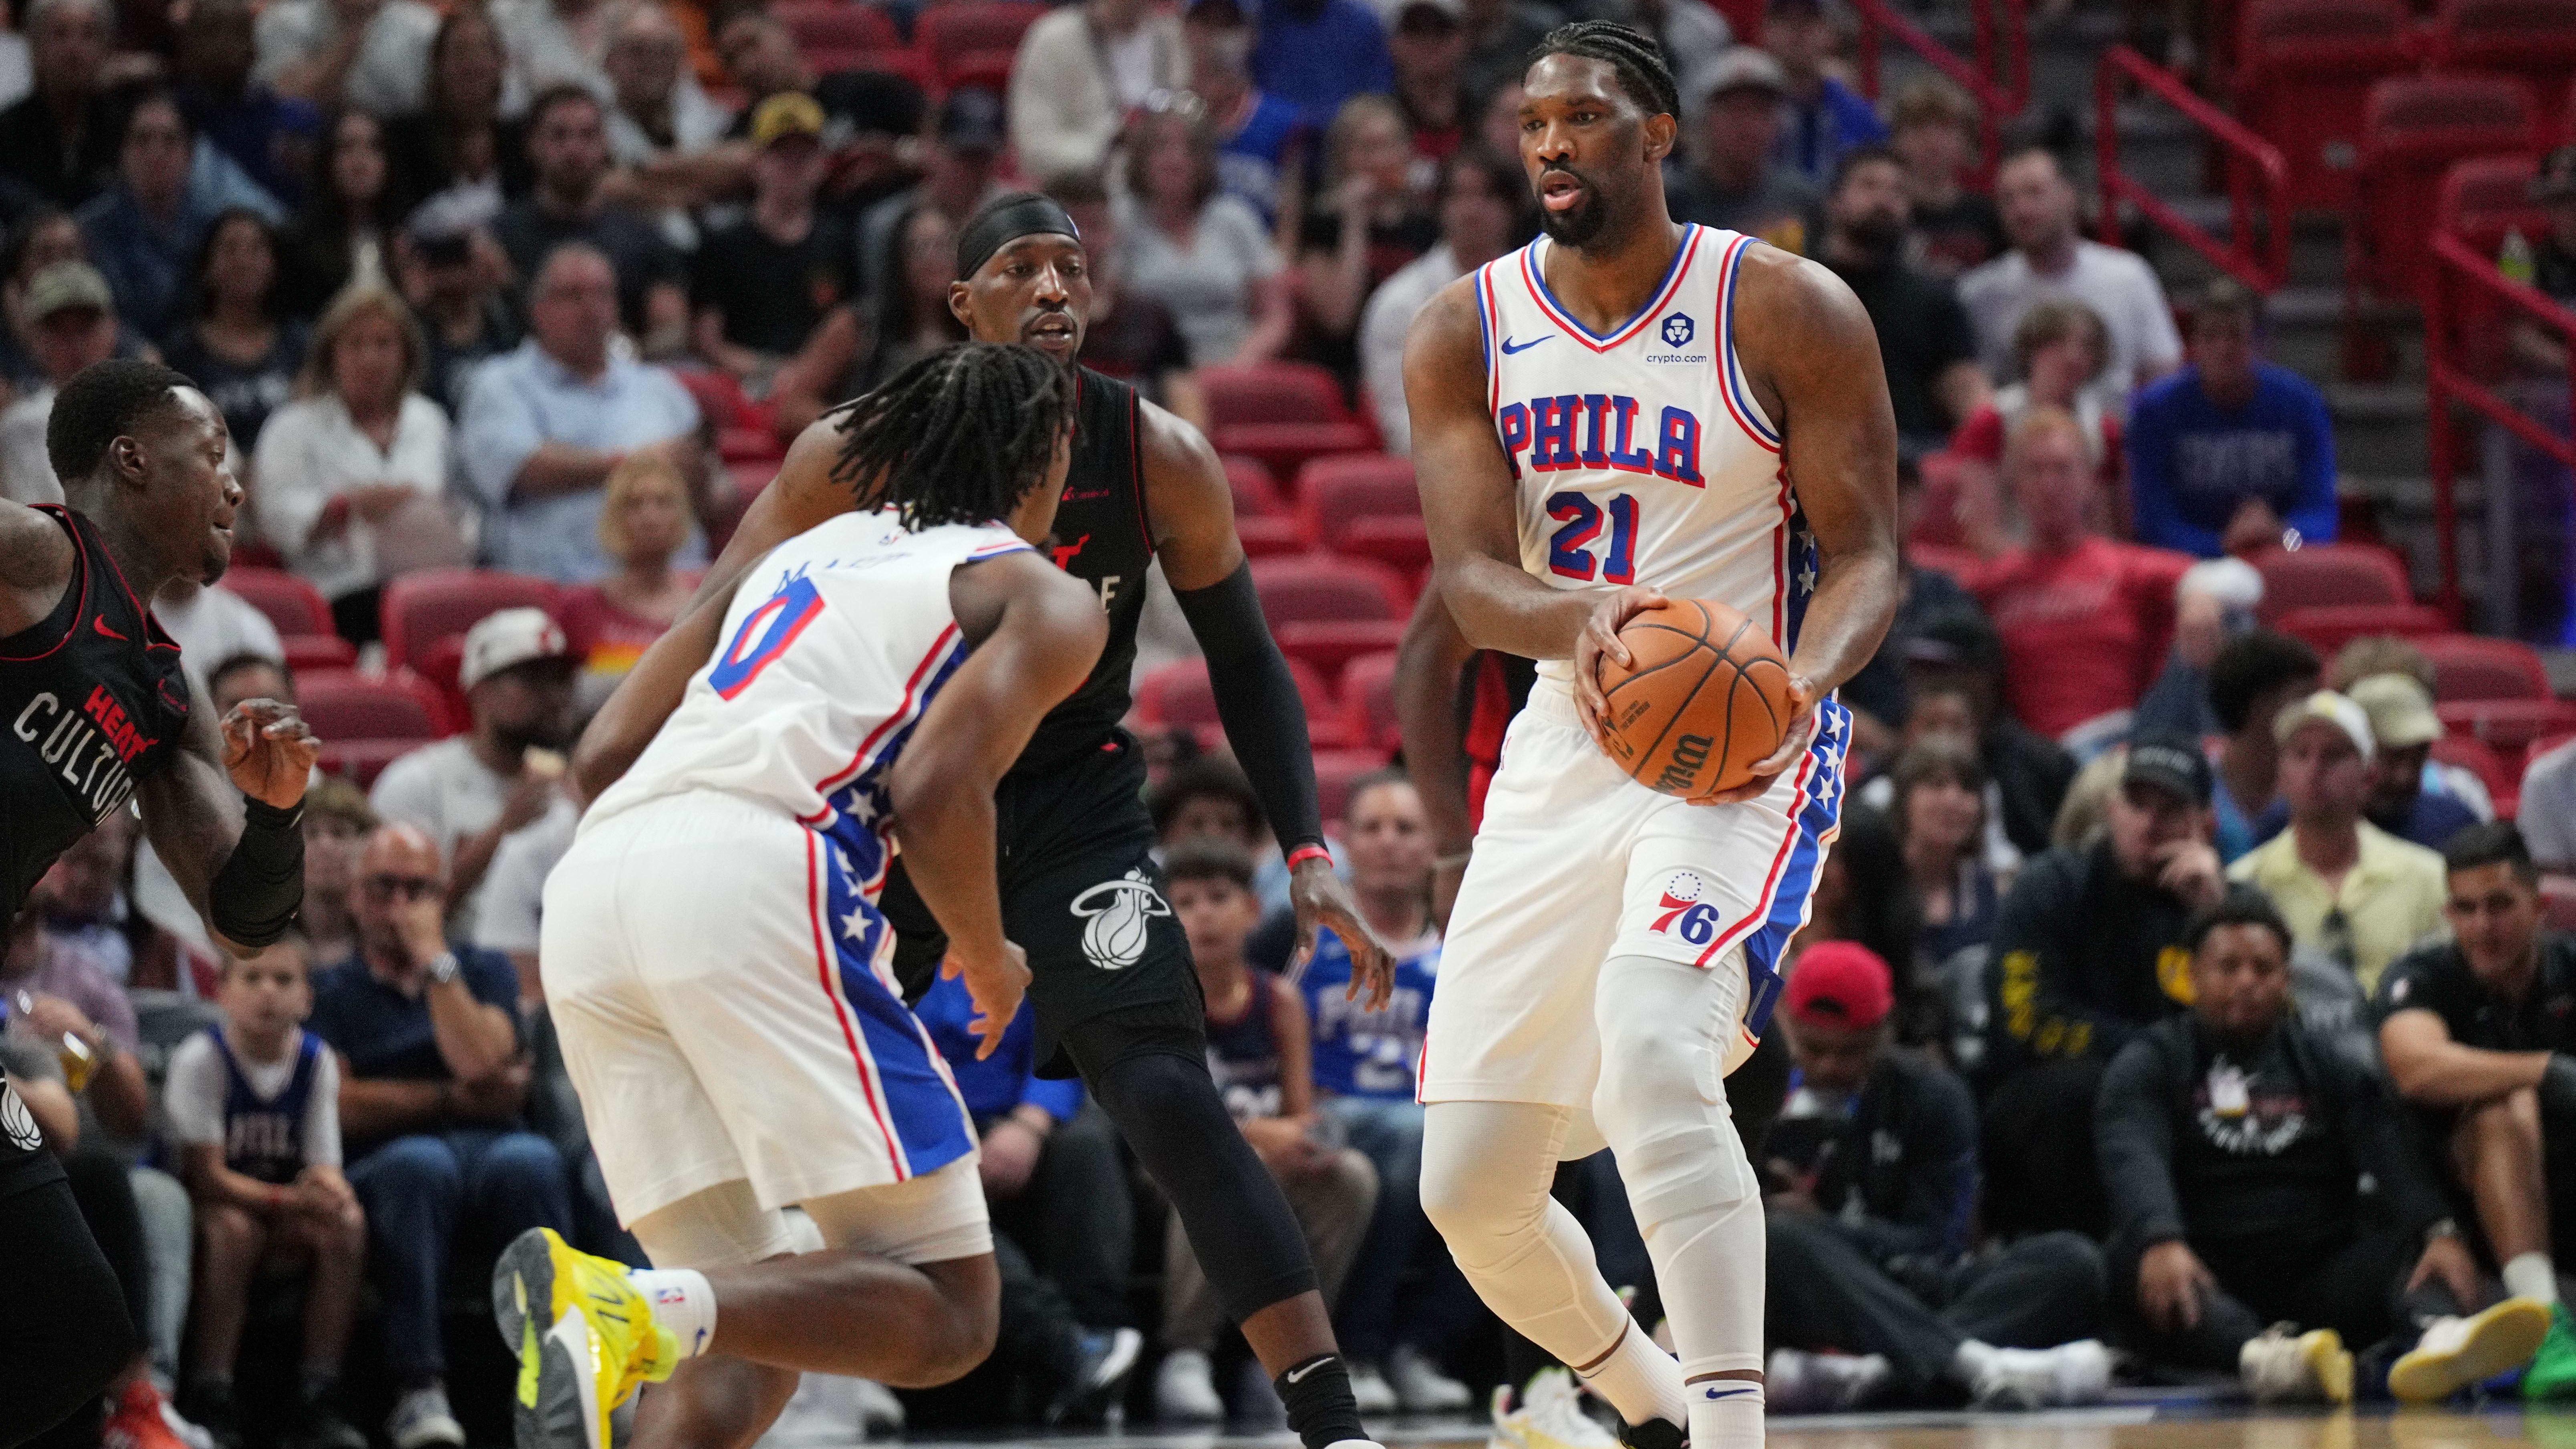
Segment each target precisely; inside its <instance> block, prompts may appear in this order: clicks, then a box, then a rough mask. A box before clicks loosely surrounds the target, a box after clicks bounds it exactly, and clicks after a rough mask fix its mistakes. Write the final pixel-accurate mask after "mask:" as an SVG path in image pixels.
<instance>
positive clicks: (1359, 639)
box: [1252, 554, 1413, 675]
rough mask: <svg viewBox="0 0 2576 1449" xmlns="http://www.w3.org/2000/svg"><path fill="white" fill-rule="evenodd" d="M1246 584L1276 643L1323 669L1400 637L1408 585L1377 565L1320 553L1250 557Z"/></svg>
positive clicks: (1331, 668) (1386, 646)
mask: <svg viewBox="0 0 2576 1449" xmlns="http://www.w3.org/2000/svg"><path fill="white" fill-rule="evenodd" d="M1252 582H1253V586H1254V587H1255V588H1257V589H1259V590H1260V591H1261V611H1262V612H1263V613H1264V614H1266V615H1267V616H1269V619H1270V630H1271V632H1272V633H1273V634H1275V635H1277V636H1278V639H1279V647H1280V649H1282V650H1283V651H1285V652H1286V653H1287V654H1288V656H1289V657H1290V658H1292V659H1302V660H1305V661H1306V662H1307V663H1309V664H1312V665H1314V666H1315V667H1316V668H1317V669H1320V670H1322V671H1324V672H1325V673H1326V674H1327V675H1334V674H1338V673H1339V672H1340V670H1341V667H1342V666H1343V665H1345V664H1347V663H1349V662H1350V661H1351V660H1353V659H1356V658H1358V657H1359V656H1360V655H1363V654H1371V653H1375V652H1376V651H1378V650H1380V649H1392V648H1394V647H1395V646H1396V645H1397V644H1399V643H1401V642H1403V639H1404V617H1405V614H1406V612H1407V611H1408V610H1409V609H1411V607H1412V602H1413V601H1412V597H1411V591H1410V590H1409V589H1408V588H1407V587H1406V586H1405V582H1404V578H1403V576H1402V575H1401V574H1399V573H1397V572H1396V570H1394V569H1392V568H1389V567H1387V566H1386V565H1384V564H1381V563H1377V562H1374V561H1372V560H1367V559H1351V558H1337V557H1333V556H1331V555H1325V554H1306V555H1301V556H1295V557H1283V558H1265V559H1256V560H1254V562H1253V565H1252Z"/></svg>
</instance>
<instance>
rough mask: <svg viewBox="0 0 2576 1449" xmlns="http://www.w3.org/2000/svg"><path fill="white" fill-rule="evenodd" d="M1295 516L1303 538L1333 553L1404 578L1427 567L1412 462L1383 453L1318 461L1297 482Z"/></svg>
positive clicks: (1427, 543) (1428, 552) (1428, 541)
mask: <svg viewBox="0 0 2576 1449" xmlns="http://www.w3.org/2000/svg"><path fill="white" fill-rule="evenodd" d="M1297 512H1298V514H1299V516H1300V517H1302V518H1304V519H1305V520H1306V528H1307V532H1308V534H1309V535H1310V536H1312V537H1313V538H1314V539H1315V541H1316V542H1317V543H1318V544H1320V545H1321V546H1322V547H1324V548H1325V549H1327V550H1329V551H1331V552H1333V553H1338V554H1347V555H1350V556H1353V557H1357V558H1370V559H1375V560H1377V561H1378V562H1380V563H1383V564H1386V565H1388V566H1389V567H1391V568H1393V569H1395V570H1397V571H1398V572H1400V573H1405V574H1411V573H1413V572H1415V571H1417V570H1419V569H1420V568H1421V567H1422V566H1423V565H1424V564H1427V563H1429V562H1430V561H1431V538H1430V535H1429V534H1428V533H1426V532H1425V531H1424V530H1423V526H1422V495H1421V494H1420V493H1419V492H1418V491H1416V490H1415V488H1414V483H1413V463H1412V460H1411V459H1408V458H1398V457H1392V456H1389V455H1387V454H1382V453H1351V454H1346V455H1344V456H1342V457H1338V458H1318V459H1316V460H1314V461H1313V462H1311V463H1308V464H1307V465H1306V468H1305V471H1304V472H1302V473H1300V474H1299V475H1298V477H1297Z"/></svg>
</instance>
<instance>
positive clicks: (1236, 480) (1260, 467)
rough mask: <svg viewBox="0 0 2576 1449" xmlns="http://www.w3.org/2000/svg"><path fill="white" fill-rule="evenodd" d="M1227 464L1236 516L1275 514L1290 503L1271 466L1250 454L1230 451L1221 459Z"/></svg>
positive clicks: (1226, 477) (1227, 483) (1226, 471)
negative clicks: (1281, 494) (1271, 471)
mask: <svg viewBox="0 0 2576 1449" xmlns="http://www.w3.org/2000/svg"><path fill="white" fill-rule="evenodd" d="M1219 461H1221V462H1223V463H1224V464H1225V482H1226V486H1227V487H1229V488H1231V489H1233V490H1234V516H1235V517H1237V518H1258V517H1265V516H1267V515H1270V514H1273V513H1286V512H1287V511H1288V502H1287V500H1286V499H1284V498H1281V497H1280V496H1279V480H1278V479H1276V478H1273V477H1271V476H1270V465H1269V464H1267V463H1264V462H1262V461H1261V460H1260V459H1259V458H1255V457H1253V456H1251V455H1250V454H1248V453H1229V454H1227V455H1226V456H1225V457H1224V458H1223V459H1221V460H1219Z"/></svg>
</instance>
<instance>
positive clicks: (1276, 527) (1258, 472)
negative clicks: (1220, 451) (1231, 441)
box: [1225, 453, 1315, 558]
mask: <svg viewBox="0 0 2576 1449" xmlns="http://www.w3.org/2000/svg"><path fill="white" fill-rule="evenodd" d="M1225 481H1226V483H1227V484H1228V485H1229V486H1231V487H1232V488H1233V490H1234V535H1235V537H1236V538H1238V539H1241V540H1242V541H1243V551H1244V552H1245V553H1247V554H1250V555H1252V556H1253V557H1254V558H1265V557H1268V556H1269V555H1272V554H1281V553H1304V552H1306V551H1307V550H1308V549H1311V548H1313V547H1314V546H1315V536H1314V534H1313V532H1312V531H1311V530H1310V529H1308V527H1307V525H1306V520H1305V519H1303V518H1300V517H1298V516H1297V515H1296V514H1295V513H1293V512H1291V511H1289V508H1288V504H1287V502H1286V501H1285V500H1283V499H1281V498H1280V496H1279V485H1278V484H1276V483H1274V482H1272V481H1271V478H1270V467H1269V465H1268V464H1266V463H1264V462H1262V461H1261V460H1260V459H1259V458H1255V457H1252V456H1251V455H1249V454H1245V453H1236V454H1232V455H1229V456H1228V457H1227V458H1226V459H1225Z"/></svg>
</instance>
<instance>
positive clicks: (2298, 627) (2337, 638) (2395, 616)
mask: <svg viewBox="0 0 2576 1449" xmlns="http://www.w3.org/2000/svg"><path fill="white" fill-rule="evenodd" d="M2272 627H2273V628H2275V629H2278V630H2280V631H2281V632H2282V633H2284V634H2290V635H2295V636H2296V637H2298V638H2301V639H2304V640H2306V641H2307V642H2308V646H2309V647H2310V648H2312V649H2314V650H2316V651H2317V653H2318V655H2319V656H2321V657H2323V658H2328V659H2331V658H2333V657H2334V653H2335V651H2336V650H2338V649H2341V648H2342V647H2343V646H2345V645H2346V644H2349V643H2351V642H2352V641H2353V640H2355V639H2368V638H2372V637H2374V636H2376V635H2381V634H2394V635H2397V636H2398V637H2400V638H2415V637H2418V636H2420V635H2425V634H2442V633H2447V632H2449V630H2450V627H2451V618H2450V616H2449V615H2448V614H2445V613H2443V612H2442V611H2441V610H2439V609H2437V608H2434V607H2433V606H2432V605H2430V604H2308V605H2304V606H2302V607H2299V608H2295V609H2284V610H2282V611H2281V612H2280V614H2279V616H2278V617H2276V618H2274V619H2273V620H2272Z"/></svg>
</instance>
